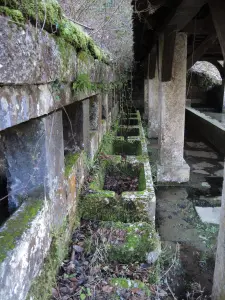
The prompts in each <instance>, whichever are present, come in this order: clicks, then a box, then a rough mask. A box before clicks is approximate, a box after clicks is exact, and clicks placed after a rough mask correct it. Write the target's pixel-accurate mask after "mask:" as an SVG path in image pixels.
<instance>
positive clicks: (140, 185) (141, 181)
mask: <svg viewBox="0 0 225 300" xmlns="http://www.w3.org/2000/svg"><path fill="white" fill-rule="evenodd" d="M145 189H146V180H145V171H144V168H143V167H142V168H141V169H140V172H139V180H138V191H144V190H145Z"/></svg>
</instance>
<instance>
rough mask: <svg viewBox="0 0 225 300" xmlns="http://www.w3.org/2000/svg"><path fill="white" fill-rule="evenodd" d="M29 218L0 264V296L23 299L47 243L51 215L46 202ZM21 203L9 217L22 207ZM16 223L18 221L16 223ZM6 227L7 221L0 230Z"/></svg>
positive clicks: (46, 249)
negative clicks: (21, 232)
mask: <svg viewBox="0 0 225 300" xmlns="http://www.w3.org/2000/svg"><path fill="white" fill-rule="evenodd" d="M43 202H44V207H43V208H42V209H41V210H40V211H39V213H38V214H37V216H36V217H35V219H34V220H33V221H32V224H31V225H30V228H29V229H28V230H26V231H25V232H24V233H23V234H22V236H21V237H20V238H19V239H18V240H17V244H16V247H15V249H13V250H11V251H10V253H8V256H7V258H6V259H5V260H4V261H3V262H1V263H0V285H1V289H0V299H7V300H15V299H17V300H24V299H26V295H27V293H28V291H29V288H30V285H31V281H32V279H33V278H35V277H36V276H37V274H38V273H39V271H40V268H41V266H42V263H43V260H44V258H45V256H46V254H47V251H48V249H49V247H50V243H51V237H50V233H51V229H52V225H51V222H52V221H53V220H52V217H53V215H52V214H50V211H51V208H50V206H51V205H50V206H49V203H48V202H47V201H44V200H43ZM25 205H26V204H24V205H23V206H22V207H21V208H20V209H19V210H18V211H17V212H16V213H15V215H14V216H13V219H16V218H17V216H19V215H20V213H21V212H22V211H23V210H24V209H25ZM18 226H19V224H18ZM5 228H6V229H7V223H6V224H5V226H4V227H3V228H1V230H0V236H1V233H2V232H3V231H4V229H5Z"/></svg>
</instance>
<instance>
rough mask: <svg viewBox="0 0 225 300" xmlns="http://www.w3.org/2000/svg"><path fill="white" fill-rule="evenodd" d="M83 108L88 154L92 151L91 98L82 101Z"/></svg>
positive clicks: (84, 137)
mask: <svg viewBox="0 0 225 300" xmlns="http://www.w3.org/2000/svg"><path fill="white" fill-rule="evenodd" d="M82 109H83V147H84V151H85V152H86V154H87V155H89V153H90V105H89V99H87V100H83V101H82Z"/></svg>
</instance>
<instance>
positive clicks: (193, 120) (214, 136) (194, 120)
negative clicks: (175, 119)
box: [186, 107, 225, 154]
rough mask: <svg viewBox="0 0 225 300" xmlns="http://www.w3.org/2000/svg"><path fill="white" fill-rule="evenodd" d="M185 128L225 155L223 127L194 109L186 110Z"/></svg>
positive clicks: (224, 131)
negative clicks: (195, 132)
mask: <svg viewBox="0 0 225 300" xmlns="http://www.w3.org/2000/svg"><path fill="white" fill-rule="evenodd" d="M186 126H187V127H188V128H189V129H190V130H195V131H197V132H198V133H199V134H201V135H202V136H203V137H204V138H205V139H206V140H208V141H209V142H210V143H211V144H212V145H213V146H214V147H215V148H216V149H217V150H218V151H219V152H220V153H222V154H225V127H224V125H223V124H222V123H221V122H219V121H218V120H216V119H213V118H211V117H210V116H207V115H206V114H204V113H201V112H199V111H197V110H196V109H193V108H190V107H187V108H186Z"/></svg>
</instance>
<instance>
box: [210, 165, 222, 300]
mask: <svg viewBox="0 0 225 300" xmlns="http://www.w3.org/2000/svg"><path fill="white" fill-rule="evenodd" d="M223 178H224V181H223V193H222V202H221V212H220V228H219V234H218V238H217V252H216V264H215V270H214V279H213V291H212V299H213V300H223V299H225V169H224V176H223Z"/></svg>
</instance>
